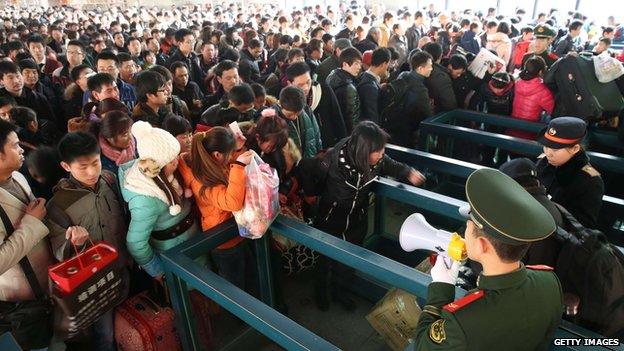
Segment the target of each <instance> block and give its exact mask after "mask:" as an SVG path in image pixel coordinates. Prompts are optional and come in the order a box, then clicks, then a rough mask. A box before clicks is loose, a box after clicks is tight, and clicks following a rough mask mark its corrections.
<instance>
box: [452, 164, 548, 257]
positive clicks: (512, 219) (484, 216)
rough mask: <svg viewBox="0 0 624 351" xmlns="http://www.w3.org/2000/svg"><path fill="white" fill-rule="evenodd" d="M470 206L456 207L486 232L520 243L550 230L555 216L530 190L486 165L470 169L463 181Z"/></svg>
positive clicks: (505, 240) (545, 234) (513, 242)
mask: <svg viewBox="0 0 624 351" xmlns="http://www.w3.org/2000/svg"><path fill="white" fill-rule="evenodd" d="M466 198H467V199H468V204H469V205H470V209H469V211H468V209H467V208H462V209H460V213H462V214H463V215H464V216H469V219H471V220H472V221H473V222H474V223H475V224H476V225H477V226H478V227H479V228H481V229H483V230H484V231H485V232H486V234H487V235H489V236H492V237H493V238H495V239H498V240H500V241H502V242H504V243H507V244H511V245H520V244H526V243H531V242H534V241H538V240H542V239H544V238H546V237H548V236H549V235H550V234H552V233H553V232H554V231H555V229H556V225H555V220H554V219H553V217H552V215H551V214H550V213H549V212H548V211H547V210H546V208H544V206H542V205H541V204H540V203H539V202H537V200H535V198H533V196H532V195H531V194H529V193H528V192H527V191H526V190H524V188H523V187H522V186H520V185H519V184H518V183H517V182H516V181H515V180H513V179H511V178H510V177H509V176H507V175H505V174H504V173H502V172H500V171H498V170H495V169H489V168H483V169H479V170H476V171H474V172H473V173H472V174H471V175H470V176H469V177H468V180H467V181H466Z"/></svg>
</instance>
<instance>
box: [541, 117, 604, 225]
mask: <svg viewBox="0 0 624 351" xmlns="http://www.w3.org/2000/svg"><path fill="white" fill-rule="evenodd" d="M586 130H587V125H586V124H585V122H584V121H583V120H582V119H580V118H577V117H558V118H555V119H553V120H552V121H550V123H549V124H548V127H547V128H545V129H544V130H543V131H542V133H541V136H540V137H539V138H538V141H539V142H540V143H541V144H542V145H543V146H544V154H543V155H541V156H540V159H539V160H538V161H537V174H538V177H539V180H540V182H541V183H542V184H543V185H544V186H545V187H546V191H547V192H548V194H550V196H551V197H552V201H554V202H556V203H558V204H560V205H561V206H563V207H565V208H566V209H567V210H568V211H569V212H570V213H571V214H572V215H574V217H576V219H578V221H579V222H581V224H582V225H584V226H585V227H588V228H596V227H597V225H598V215H599V213H600V207H601V206H602V196H603V195H604V183H603V181H602V177H601V176H600V173H599V172H598V171H597V170H596V169H595V168H594V167H592V166H591V164H590V163H589V157H588V156H587V154H586V153H585V150H583V147H582V146H581V141H582V140H583V138H584V137H585V133H586Z"/></svg>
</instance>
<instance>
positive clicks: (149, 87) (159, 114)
mask: <svg viewBox="0 0 624 351" xmlns="http://www.w3.org/2000/svg"><path fill="white" fill-rule="evenodd" d="M166 83H167V81H166V80H165V78H164V77H163V76H162V75H161V74H160V73H157V72H154V71H143V72H141V73H139V74H138V75H137V76H136V89H137V95H138V100H139V103H138V104H137V105H136V107H135V108H134V110H133V111H132V119H134V120H135V121H145V122H149V123H150V124H151V125H152V126H154V127H157V128H160V127H161V125H162V122H163V120H164V119H165V117H166V116H167V114H168V110H167V109H166V108H165V106H167V104H168V103H169V98H170V97H171V94H170V92H169V89H167V87H166Z"/></svg>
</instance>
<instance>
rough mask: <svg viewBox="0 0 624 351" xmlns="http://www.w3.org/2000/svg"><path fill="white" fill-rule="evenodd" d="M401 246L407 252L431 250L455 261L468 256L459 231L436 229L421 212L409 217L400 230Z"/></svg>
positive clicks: (463, 259) (462, 259)
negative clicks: (451, 231)
mask: <svg viewBox="0 0 624 351" xmlns="http://www.w3.org/2000/svg"><path fill="white" fill-rule="evenodd" d="M399 243H400V244H401V248H402V249H403V250H405V251H407V252H412V251H414V250H429V251H433V252H435V253H437V254H440V255H444V256H447V257H449V258H451V259H453V260H455V261H465V260H466V259H467V258H468V254H467V253H466V243H465V242H464V239H462V237H461V236H459V234H457V233H450V232H447V231H445V230H442V229H436V228H434V227H432V226H431V224H429V223H427V220H426V219H425V217H424V216H423V215H422V214H420V213H414V214H412V215H410V216H409V217H407V219H406V220H405V222H403V225H401V231H400V232H399Z"/></svg>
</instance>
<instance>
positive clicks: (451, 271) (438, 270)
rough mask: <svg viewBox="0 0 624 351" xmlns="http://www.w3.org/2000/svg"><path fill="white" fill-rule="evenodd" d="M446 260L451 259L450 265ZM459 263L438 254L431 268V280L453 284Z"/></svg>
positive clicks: (455, 281)
mask: <svg viewBox="0 0 624 351" xmlns="http://www.w3.org/2000/svg"><path fill="white" fill-rule="evenodd" d="M447 261H451V264H450V267H449V265H448V263H447ZM460 265H461V264H460V263H459V262H457V261H455V260H451V259H450V258H448V257H444V256H442V255H438V258H437V259H436V263H435V265H434V266H433V267H432V268H431V279H432V281H434V282H441V283H448V284H451V285H455V283H457V275H458V274H459V266H460Z"/></svg>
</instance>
